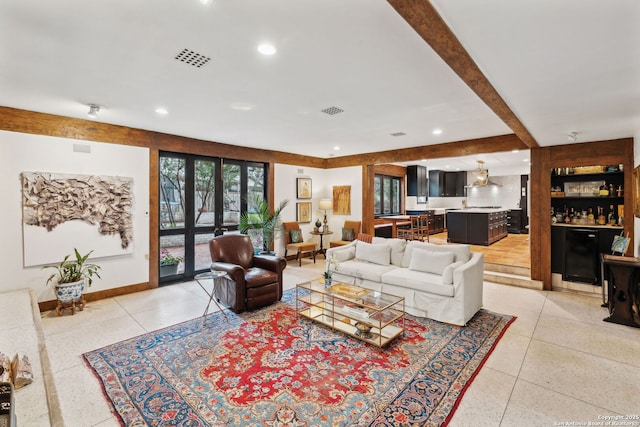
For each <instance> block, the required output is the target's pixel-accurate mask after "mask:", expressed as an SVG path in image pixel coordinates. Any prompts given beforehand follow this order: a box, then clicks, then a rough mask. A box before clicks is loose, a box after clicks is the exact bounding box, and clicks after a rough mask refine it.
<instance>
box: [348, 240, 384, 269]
mask: <svg viewBox="0 0 640 427" xmlns="http://www.w3.org/2000/svg"><path fill="white" fill-rule="evenodd" d="M356 258H357V259H359V260H361V261H367V262H371V263H373V264H379V265H389V263H390V262H391V248H390V247H389V246H387V245H373V244H371V243H366V242H358V245H357V246H356Z"/></svg>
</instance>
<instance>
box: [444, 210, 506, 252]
mask: <svg viewBox="0 0 640 427" xmlns="http://www.w3.org/2000/svg"><path fill="white" fill-rule="evenodd" d="M507 216H508V209H502V208H467V209H459V210H453V211H449V212H447V232H448V237H447V241H448V242H451V243H467V244H471V245H483V246H489V245H491V244H492V243H495V242H497V241H498V240H500V239H502V238H504V237H507Z"/></svg>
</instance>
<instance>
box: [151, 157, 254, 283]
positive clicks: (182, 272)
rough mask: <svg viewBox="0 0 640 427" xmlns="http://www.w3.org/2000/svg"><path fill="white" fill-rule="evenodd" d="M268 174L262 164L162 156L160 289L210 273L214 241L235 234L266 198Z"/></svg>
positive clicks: (209, 158) (213, 158)
mask: <svg viewBox="0 0 640 427" xmlns="http://www.w3.org/2000/svg"><path fill="white" fill-rule="evenodd" d="M265 174H266V166H265V164H263V163H256V162H247V161H241V160H230V159H222V158H218V157H203V156H195V155H188V154H179V153H169V152H161V153H160V174H159V175H160V183H159V184H160V185H159V193H160V194H159V201H160V209H159V215H160V218H159V221H158V223H159V230H158V232H159V243H160V252H159V253H160V283H166V282H173V281H177V280H182V279H189V278H192V277H193V276H194V275H195V274H197V273H199V272H202V271H205V270H208V269H209V265H210V264H211V257H210V256H209V245H208V243H209V240H211V239H212V238H213V237H214V236H217V235H220V234H223V233H226V232H235V231H236V230H237V229H238V223H239V220H240V215H241V214H242V213H243V212H245V211H246V210H247V209H250V210H251V209H252V206H249V207H248V206H247V201H249V202H251V201H252V200H255V195H256V194H259V195H260V196H262V197H266V194H265V182H266V177H265ZM176 262H177V263H176Z"/></svg>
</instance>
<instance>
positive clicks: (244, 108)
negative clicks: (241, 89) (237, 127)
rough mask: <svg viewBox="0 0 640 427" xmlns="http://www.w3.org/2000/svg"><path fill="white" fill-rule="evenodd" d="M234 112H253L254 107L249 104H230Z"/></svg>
mask: <svg viewBox="0 0 640 427" xmlns="http://www.w3.org/2000/svg"><path fill="white" fill-rule="evenodd" d="M229 106H230V107H231V109H232V110H237V111H250V110H253V105H252V104H249V103H248V102H232V103H231V104H229Z"/></svg>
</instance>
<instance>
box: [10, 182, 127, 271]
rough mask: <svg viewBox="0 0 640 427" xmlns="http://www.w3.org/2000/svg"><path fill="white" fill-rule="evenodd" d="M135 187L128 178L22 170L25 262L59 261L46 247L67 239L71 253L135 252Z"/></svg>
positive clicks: (98, 254) (105, 254) (112, 253)
mask: <svg viewBox="0 0 640 427" xmlns="http://www.w3.org/2000/svg"><path fill="white" fill-rule="evenodd" d="M132 187H133V179H132V178H126V177H114V176H98V175H69V174H55V173H48V172H22V206H23V235H24V244H25V252H24V254H25V265H37V264H44V263H47V262H52V261H57V259H53V260H51V259H49V256H48V255H47V253H48V252H49V251H47V249H46V248H47V246H49V245H52V244H54V245H58V246H60V245H64V244H65V243H66V242H68V245H67V246H69V247H66V246H65V249H66V251H67V252H69V253H70V252H72V250H73V248H74V247H78V249H79V250H80V249H82V250H80V252H81V253H86V252H88V251H89V250H93V251H94V254H93V256H94V257H100V256H110V255H120V254H122V253H131V252H132V246H133V245H132V240H133V221H132V211H133V190H132ZM116 240H117V241H116ZM56 242H57V243H56ZM118 246H119V247H118ZM83 251H84V252H83ZM54 252H56V251H54Z"/></svg>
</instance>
